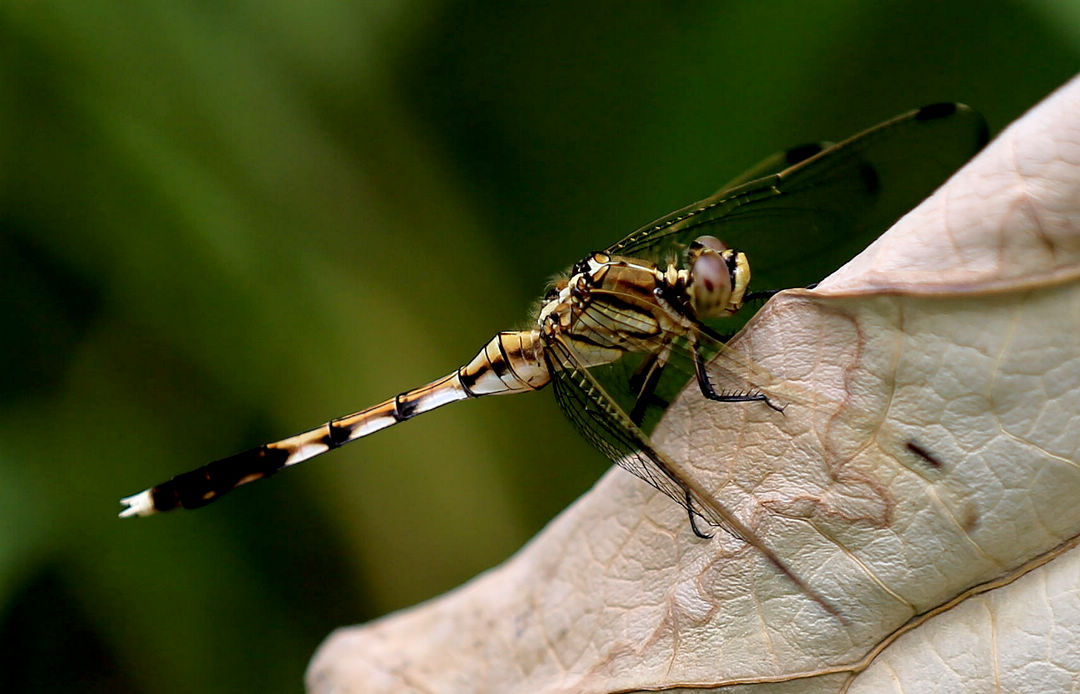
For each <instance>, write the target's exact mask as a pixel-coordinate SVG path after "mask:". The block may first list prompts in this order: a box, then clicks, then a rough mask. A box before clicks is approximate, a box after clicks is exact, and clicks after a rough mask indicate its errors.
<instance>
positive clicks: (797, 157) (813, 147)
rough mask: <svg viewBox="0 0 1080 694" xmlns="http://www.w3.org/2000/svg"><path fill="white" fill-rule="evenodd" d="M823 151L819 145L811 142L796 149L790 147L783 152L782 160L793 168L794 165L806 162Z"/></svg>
mask: <svg viewBox="0 0 1080 694" xmlns="http://www.w3.org/2000/svg"><path fill="white" fill-rule="evenodd" d="M824 150H825V148H824V147H822V146H821V145H820V144H819V143H817V142H811V143H809V144H805V145H799V146H798V147H792V148H791V149H789V150H788V151H786V152H784V159H785V160H786V161H787V163H788V165H789V166H794V165H795V164H798V163H800V162H804V161H806V160H807V159H809V158H810V157H812V156H814V155H817V154H821V152H823V151H824Z"/></svg>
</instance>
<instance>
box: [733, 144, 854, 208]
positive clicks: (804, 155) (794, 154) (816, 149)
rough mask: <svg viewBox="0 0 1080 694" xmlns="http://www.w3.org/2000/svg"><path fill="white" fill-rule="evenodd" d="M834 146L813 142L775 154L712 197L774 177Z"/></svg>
mask: <svg viewBox="0 0 1080 694" xmlns="http://www.w3.org/2000/svg"><path fill="white" fill-rule="evenodd" d="M834 145H836V143H835V142H813V143H808V144H805V145H799V146H798V147H792V148H791V149H787V150H784V151H783V152H777V153H775V154H773V155H772V156H769V157H766V158H765V159H762V160H761V161H759V162H758V163H757V164H755V165H754V166H752V167H750V168H749V169H747V170H746V171H743V172H742V173H741V174H739V175H738V176H736V177H735V178H733V179H732V180H730V181H728V182H727V183H725V184H724V185H722V186H720V189H719V190H717V191H716V193H714V194H713V195H722V194H723V193H725V192H726V191H729V190H731V189H732V188H737V187H739V186H741V185H744V184H746V183H750V182H751V181H756V180H757V179H759V178H765V177H766V176H774V175H776V174H778V173H780V172H782V171H786V170H787V169H790V168H791V167H792V166H795V165H796V164H799V163H802V162H804V161H806V160H807V159H809V158H810V157H812V156H815V155H817V154H820V153H822V152H824V151H825V150H827V149H828V148H830V147H833V146H834Z"/></svg>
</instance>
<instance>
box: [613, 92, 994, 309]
mask: <svg viewBox="0 0 1080 694" xmlns="http://www.w3.org/2000/svg"><path fill="white" fill-rule="evenodd" d="M986 140H987V129H986V123H985V121H984V120H983V119H982V117H981V116H980V115H979V114H977V113H976V112H975V111H973V110H971V109H970V108H968V107H967V106H964V105H962V104H935V105H933V106H927V107H925V108H922V109H919V110H916V111H911V112H908V113H905V114H903V115H901V116H898V117H896V118H894V119H892V120H890V121H887V122H885V123H882V124H881V125H878V126H876V127H874V128H871V129H869V130H866V131H864V132H862V133H860V134H858V135H855V136H854V137H851V138H849V139H847V140H845V141H843V142H840V143H838V144H836V145H832V146H830V147H826V148H825V149H823V150H821V151H817V150H818V149H820V148H819V147H817V146H814V145H811V146H807V147H801V148H796V149H793V150H789V151H788V152H786V153H782V154H780V155H775V156H774V157H770V158H769V159H766V160H765V161H763V162H762V163H760V164H759V165H757V166H755V167H754V168H753V169H751V171H750V172H748V173H747V174H744V175H743V176H740V177H739V178H737V179H736V180H735V181H734V182H733V183H734V184H735V185H734V187H726V188H724V189H722V190H721V191H720V192H718V193H716V194H715V195H712V196H710V197H708V198H706V199H705V200H702V201H701V202H698V203H695V204H693V205H689V206H687V207H685V208H683V209H681V210H677V211H675V212H673V213H671V214H669V215H667V216H666V217H663V218H661V219H659V220H657V221H655V222H653V223H652V224H648V225H646V226H644V227H642V228H640V229H638V230H637V231H635V232H634V233H632V234H630V235H629V236H627V237H626V238H624V239H623V240H621V241H619V242H618V243H616V244H614V245H612V246H611V247H610V248H608V249H607V250H608V252H610V253H612V254H617V255H625V256H632V257H641V258H645V259H649V260H654V261H662V262H666V261H667V260H669V259H671V258H681V256H682V255H683V252H684V249H685V247H686V246H687V245H688V244H689V243H690V242H691V241H693V240H694V239H695V238H696V237H698V236H700V235H702V234H711V235H713V236H716V237H718V238H720V239H722V240H723V241H724V242H725V243H727V244H728V246H730V247H732V248H737V249H739V250H741V251H743V252H745V253H746V254H747V255H748V256H749V257H750V259H751V263H752V267H753V283H754V287H756V288H759V289H776V288H787V287H803V286H807V285H809V284H811V283H813V282H817V281H819V280H821V279H822V278H824V277H825V276H826V275H828V274H829V273H830V272H832V271H833V270H835V269H836V268H837V267H839V266H840V265H841V264H842V263H843V262H845V261H846V260H847V259H849V258H851V257H852V256H853V255H855V253H857V252H858V251H860V250H862V249H863V248H864V247H865V246H866V245H867V244H869V242H870V241H872V240H873V239H874V238H876V237H877V236H878V235H880V234H881V233H882V232H883V231H885V230H886V229H888V228H889V227H890V226H892V224H893V223H894V222H895V221H896V220H897V219H899V218H900V217H901V216H903V215H904V214H905V213H906V212H907V211H908V210H910V209H912V208H913V207H915V206H916V205H917V204H918V203H919V202H921V201H922V200H923V199H924V198H926V197H927V196H928V195H929V194H930V193H931V192H933V191H934V190H935V189H936V188H937V187H938V186H939V185H941V184H942V183H943V182H944V181H945V180H946V179H947V178H948V177H949V176H950V175H951V174H952V173H953V172H954V171H955V170H956V169H958V168H959V167H960V166H961V165H962V164H963V163H964V162H966V161H967V160H968V159H970V158H971V157H972V156H973V155H974V154H975V153H977V152H978V151H979V149H981V148H982V146H983V145H984V144H985V143H986ZM792 162H794V163H792ZM758 175H760V176H761V177H759V178H756V179H755V180H748V179H749V178H750V177H751V176H758Z"/></svg>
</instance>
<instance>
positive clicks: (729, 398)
mask: <svg viewBox="0 0 1080 694" xmlns="http://www.w3.org/2000/svg"><path fill="white" fill-rule="evenodd" d="M693 351H694V372H695V375H696V376H697V382H698V387H699V388H701V394H702V395H704V396H705V397H706V398H708V399H709V400H715V401H716V402H763V403H765V404H766V405H768V406H769V407H771V408H772V409H774V410H776V411H777V412H780V413H783V411H784V408H783V407H780V406H779V405H777V404H776V403H774V402H773V401H772V400H770V399H769V396H768V395H765V394H764V393H754V392H751V391H744V392H742V393H722V392H717V390H716V389H715V388H714V387H713V384H712V381H710V380H709V372H708V370H707V369H706V368H705V359H704V357H702V356H701V350H699V349H698V348H697V346H696V345H694V346H693Z"/></svg>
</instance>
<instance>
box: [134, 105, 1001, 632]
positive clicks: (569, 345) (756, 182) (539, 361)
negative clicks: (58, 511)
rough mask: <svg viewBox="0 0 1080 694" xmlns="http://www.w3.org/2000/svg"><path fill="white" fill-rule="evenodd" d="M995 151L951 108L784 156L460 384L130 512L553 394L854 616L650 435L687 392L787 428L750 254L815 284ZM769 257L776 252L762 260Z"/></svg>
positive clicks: (597, 262) (630, 244)
mask: <svg viewBox="0 0 1080 694" xmlns="http://www.w3.org/2000/svg"><path fill="white" fill-rule="evenodd" d="M986 139H987V130H986V125H985V122H984V121H983V120H982V118H981V116H979V115H978V114H977V113H976V112H975V111H973V110H972V109H970V108H969V107H967V106H964V105H962V104H956V103H941V104H934V105H931V106H927V107H924V108H921V109H917V110H913V111H910V112H907V113H904V114H902V115H900V116H897V117H895V118H893V119H891V120H889V121H886V122H884V123H881V124H879V125H877V126H875V127H873V128H870V129H869V130H866V131H863V132H861V133H859V134H857V135H854V136H853V137H851V138H848V139H847V140H844V141H841V142H839V143H836V144H833V143H828V142H823V143H817V144H812V145H803V146H800V147H795V148H792V149H789V150H786V151H784V152H781V153H779V154H776V155H773V156H771V157H769V158H767V159H765V160H763V161H762V162H761V163H759V164H758V165H757V166H755V167H753V168H751V169H750V170H749V171H747V172H746V173H744V174H743V175H742V176H739V177H738V178H736V179H735V180H733V181H731V182H729V183H728V184H727V185H725V186H723V187H722V188H721V189H720V190H719V191H718V192H717V193H715V194H713V195H711V196H709V197H707V198H705V199H704V200H702V201H700V202H697V203H694V204H692V205H689V206H687V207H684V208H682V209H679V210H676V211H675V212H672V213H671V214H668V215H666V216H665V217H662V218H660V219H658V220H656V221H655V222H653V223H651V224H648V225H645V226H643V227H641V228H640V229H638V230H636V231H634V232H633V233H631V234H630V235H628V236H626V237H625V238H623V239H622V240H620V241H618V242H617V243H614V244H612V245H610V246H608V247H607V248H606V249H604V250H600V251H594V252H591V253H589V254H588V255H586V256H585V257H584V258H583V259H581V260H580V261H578V262H577V263H576V264H574V265H573V266H572V267H571V268H570V269H569V271H568V272H566V273H564V275H563V276H562V277H561V278H560V279H557V280H556V281H555V282H554V283H553V284H552V285H551V286H550V287H549V289H548V291H547V292H546V294H545V295H544V296H543V298H542V299H541V301H540V302H538V307H537V309H536V311H535V314H534V316H533V322H532V324H531V327H529V328H528V329H525V330H517V331H508V332H500V333H498V334H496V335H495V336H494V337H493V338H491V339H490V340H489V341H488V342H487V343H486V344H485V345H484V346H483V348H482V349H481V350H480V351H479V352H478V353H477V354H476V356H475V357H473V358H472V359H471V360H470V361H469V362H467V363H466V364H464V365H462V366H460V367H459V368H457V369H455V370H454V371H452V372H450V373H449V374H447V375H446V376H443V377H442V378H440V379H438V380H436V381H433V382H431V383H428V384H427V385H424V386H421V387H419V388H414V389H412V390H408V391H405V392H403V393H401V394H399V395H396V396H395V397H393V398H391V399H389V400H386V401H384V402H382V403H379V404H377V405H374V406H372V407H368V408H367V409H363V410H360V411H359V412H355V413H353V414H349V415H346V416H344V417H339V418H336V419H332V420H330V421H329V422H326V423H325V424H323V425H322V426H319V427H317V428H315V429H311V430H309V431H305V432H303V433H300V434H297V435H295V436H291V437H289V438H285V439H282V440H280V441H275V442H273V443H267V444H265V445H261V446H258V447H256V448H253V449H250V450H247V451H244V452H241V453H238V454H235V455H232V456H229V457H226V458H222V459H220V460H216V461H214V462H211V463H209V464H207V465H204V466H203V467H200V468H198V469H196V470H193V471H191V472H186V473H183V474H180V475H177V476H176V477H173V478H172V479H170V480H168V481H166V482H163V483H161V484H158V485H156V486H154V487H150V488H149V489H146V490H144V491H142V492H140V493H138V494H135V495H132V496H129V497H126V498H124V499H122V500H121V503H122V504H123V505H124V507H125V508H124V509H123V510H122V511H121V513H120V516H121V517H125V518H126V517H132V516H148V515H151V514H155V513H160V512H165V511H171V510H174V509H180V508H183V509H194V508H199V507H201V506H205V505H206V504H209V503H211V502H212V501H215V500H216V499H218V498H220V497H221V496H223V495H224V494H226V493H228V492H230V491H232V490H233V489H236V488H237V487H240V486H242V485H245V484H247V483H249V482H253V481H255V480H259V479H262V478H265V477H269V476H270V475H273V474H275V473H276V472H278V471H280V470H282V469H284V468H287V467H291V466H293V465H296V464H297V463H300V462H302V461H305V460H308V459H310V458H313V457H315V456H318V455H321V454H323V453H326V452H328V451H331V450H333V449H335V448H339V447H341V446H343V445H345V444H346V443H350V442H352V441H355V440H357V439H360V438H363V437H365V436H368V435H370V434H373V433H375V432H377V431H380V430H382V429H386V428H387V427H391V426H394V425H396V424H400V423H402V422H405V421H407V420H409V419H412V418H414V417H416V416H418V415H421V414H424V413H426V412H430V411H432V410H434V409H436V408H439V407H442V406H443V405H447V404H449V403H452V402H458V401H461V400H468V399H473V398H479V397H485V396H488V395H500V394H513V393H524V392H531V391H534V390H539V389H541V388H544V387H545V386H548V385H551V386H552V390H553V391H554V393H555V398H556V400H557V401H558V403H559V405H560V407H561V408H562V410H563V412H564V413H565V414H566V415H567V417H568V418H569V419H570V421H571V422H572V423H573V424H574V425H575V426H576V428H577V429H578V430H579V431H580V432H581V433H582V435H583V436H584V437H585V438H586V439H587V440H588V441H589V442H590V443H591V444H592V445H593V446H595V447H596V448H597V449H598V450H599V451H600V452H601V453H602V454H603V455H604V456H606V457H607V458H609V459H610V460H611V461H613V462H614V463H616V464H618V465H619V466H621V467H623V468H625V469H626V470H628V471H629V472H631V473H632V474H634V475H635V476H637V477H638V478H640V479H642V480H644V481H645V482H647V483H648V484H650V485H652V486H653V487H655V488H656V489H658V490H660V491H661V492H663V493H664V494H666V495H667V496H668V497H670V498H671V499H672V500H673V501H675V502H676V503H677V504H680V505H681V506H682V507H683V508H684V510H685V512H686V513H687V516H688V518H689V521H690V522H689V525H690V529H691V531H692V532H693V534H694V535H695V536H696V537H699V538H709V537H711V535H710V534H709V533H707V532H705V531H704V530H703V529H702V525H707V526H710V527H719V528H721V529H723V530H724V531H726V532H728V533H730V534H731V535H733V536H735V537H737V538H739V539H740V540H742V541H743V542H746V543H747V544H749V545H751V546H753V547H754V548H755V549H756V550H757V551H759V552H760V553H761V554H762V555H764V557H765V558H766V559H767V560H768V561H769V562H770V563H771V564H772V565H773V566H775V567H776V568H777V569H778V570H779V571H780V572H781V573H783V574H784V575H785V576H786V577H787V578H788V579H790V580H791V581H792V582H793V583H794V584H795V585H796V586H797V587H798V588H799V589H800V590H802V591H804V592H805V593H806V594H807V595H809V596H810V597H811V598H813V599H814V600H815V601H816V602H817V603H818V604H820V605H821V606H822V607H823V608H824V609H826V610H827V611H828V612H830V613H832V614H834V615H836V616H840V614H839V611H838V610H837V609H836V608H835V607H833V606H832V604H831V603H830V602H829V601H828V600H826V599H825V598H824V597H823V596H821V595H819V594H818V593H817V592H816V591H814V590H813V589H812V588H811V587H810V586H809V585H807V583H806V582H805V581H803V580H802V579H801V578H800V577H799V576H797V575H796V574H795V572H794V571H793V570H792V569H791V568H789V566H788V564H787V563H786V562H785V561H784V560H783V559H781V558H780V557H779V556H778V555H777V554H776V553H775V552H774V551H773V550H772V549H770V548H769V546H768V545H767V544H766V542H765V541H764V540H763V539H762V538H760V537H759V536H758V535H757V534H756V533H755V532H754V531H753V530H752V529H751V528H750V527H749V526H748V525H747V524H746V523H745V522H743V521H742V520H741V519H740V518H739V517H738V516H737V515H735V514H734V513H733V512H732V511H731V510H730V509H729V508H727V507H726V506H725V505H724V504H722V503H721V502H719V501H718V500H717V499H716V498H715V497H714V495H713V494H710V492H709V490H707V489H706V488H704V487H703V486H702V485H701V484H700V483H699V482H698V481H697V480H696V479H695V478H694V476H693V475H692V474H690V473H688V472H687V471H686V469H685V468H684V467H682V466H680V464H679V463H678V462H677V461H675V460H673V459H671V458H670V457H669V456H668V455H666V454H665V453H664V452H663V451H662V450H660V449H659V448H657V446H655V445H654V444H653V443H652V441H651V439H650V433H651V431H652V429H653V428H654V427H655V425H656V424H657V423H658V421H659V419H660V417H661V416H662V415H663V413H664V410H665V409H666V407H667V406H668V404H669V403H670V401H671V400H672V399H673V398H674V397H675V395H677V394H678V393H679V392H680V391H681V390H682V389H684V388H686V387H696V388H697V389H698V390H699V391H700V393H701V394H702V395H703V396H704V397H705V398H708V399H709V400H711V401H714V402H715V403H717V405H730V404H732V403H744V405H743V406H762V407H768V408H771V409H772V410H774V411H776V413H777V416H782V414H781V413H782V412H783V410H784V407H785V405H784V403H781V402H777V401H776V398H775V397H774V396H770V395H769V394H767V392H765V389H764V387H762V386H761V385H760V381H758V380H757V379H755V378H754V376H753V372H754V369H753V368H746V369H742V376H741V377H740V376H738V375H737V376H735V377H734V378H732V375H731V373H732V372H738V371H739V370H740V366H741V365H742V364H743V362H741V361H739V360H737V359H734V358H733V357H732V356H731V355H730V353H731V352H732V350H727V349H726V348H725V342H726V340H727V336H726V335H725V333H724V332H723V326H724V325H725V324H730V322H731V321H732V319H733V318H734V317H735V316H736V314H738V313H739V311H740V309H741V308H742V307H743V305H744V303H747V302H751V301H758V300H761V299H767V298H768V297H770V296H771V295H773V294H775V293H776V292H777V291H778V290H766V291H763V292H751V291H749V283H750V276H751V273H750V258H751V257H755V271H754V273H755V278H756V280H757V281H760V280H761V279H764V280H765V281H766V282H767V283H768V284H765V285H764V286H772V287H784V286H789V287H790V286H796V287H802V286H808V285H812V284H813V283H814V282H816V281H817V280H819V279H820V278H822V277H824V276H825V275H826V274H828V272H830V271H832V270H833V269H835V268H836V267H837V266H838V265H839V264H840V263H841V262H843V261H844V260H846V259H847V258H848V257H850V256H852V255H854V253H855V252H857V251H858V250H860V249H861V248H862V247H864V246H865V245H866V244H867V243H868V242H869V241H870V240H872V239H873V238H875V237H876V236H877V235H878V234H880V233H881V232H882V231H884V230H885V229H887V228H888V227H889V226H891V225H892V224H893V222H895V221H896V220H897V219H898V218H899V217H900V216H901V215H903V214H904V213H906V212H907V211H908V210H909V209H911V208H912V207H914V206H915V205H916V204H918V203H919V202H920V201H921V200H923V199H924V198H925V197H926V196H927V195H929V194H930V193H931V192H932V191H933V190H934V189H935V188H937V186H939V185H940V184H941V183H942V182H943V181H944V180H945V179H946V178H948V176H949V175H951V174H952V173H953V171H955V170H956V169H957V168H959V167H960V166H961V165H962V164H963V163H964V162H965V161H967V160H968V159H969V158H970V157H971V156H973V155H974V154H975V153H976V152H977V151H978V150H979V149H980V148H981V147H982V146H983V145H984V144H985V142H986ZM719 238H723V239H725V242H726V243H725V242H721V241H719V240H718V239H719ZM727 244H730V246H729V245H727ZM755 247H760V248H762V251H761V253H760V259H761V263H760V265H758V260H757V257H756V256H755V255H754V253H755V251H754V250H753V249H754V248H755ZM765 249H769V250H765ZM721 370H724V371H725V373H724V376H723V378H722V379H721V378H720V377H719V372H720V371H721ZM718 383H723V384H725V385H723V386H719V385H717V384H718ZM732 383H735V384H736V385H735V386H732V385H731V384H732Z"/></svg>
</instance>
